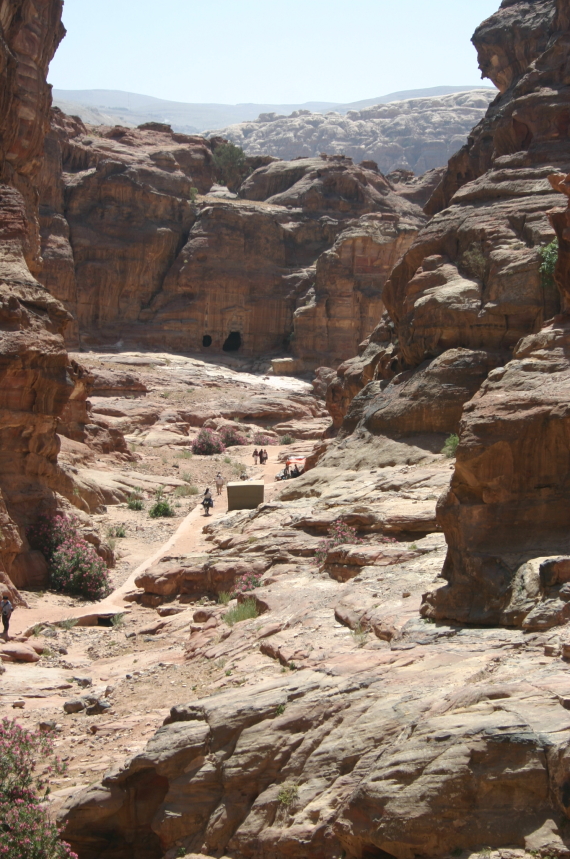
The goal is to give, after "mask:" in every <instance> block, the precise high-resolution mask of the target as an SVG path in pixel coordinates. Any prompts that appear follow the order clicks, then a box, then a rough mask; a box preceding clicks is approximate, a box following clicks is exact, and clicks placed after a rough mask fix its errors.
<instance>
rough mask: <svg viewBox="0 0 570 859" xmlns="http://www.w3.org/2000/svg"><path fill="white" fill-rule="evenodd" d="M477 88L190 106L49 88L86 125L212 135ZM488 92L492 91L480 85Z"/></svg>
mask: <svg viewBox="0 0 570 859" xmlns="http://www.w3.org/2000/svg"><path fill="white" fill-rule="evenodd" d="M475 89H482V87H477V86H440V87H430V88H428V89H417V90H405V91H402V92H393V93H388V94H387V95H382V96H378V97H377V98H369V99H364V100H363V101H356V102H352V103H350V104H342V103H337V102H326V101H310V102H305V103H304V104H234V105H231V104H198V103H197V104H194V103H190V102H178V101H169V100H167V99H160V98H155V97H154V96H150V95H141V94H139V93H131V92H125V91H123V90H104V89H93V90H63V89H54V90H53V101H54V104H55V105H56V106H57V107H59V108H61V110H63V111H64V112H65V113H67V114H71V115H75V116H80V117H81V119H82V120H83V121H84V122H87V123H89V124H91V125H126V126H137V125H141V124H142V123H143V122H167V123H168V124H169V125H171V126H172V128H173V129H174V130H175V131H181V132H186V133H190V134H192V133H196V132H200V131H205V130H206V129H208V130H210V131H214V130H217V129H221V128H225V127H226V126H228V125H235V124H237V123H241V122H247V121H251V120H255V119H257V117H258V116H259V114H261V113H268V114H269V113H276V114H290V113H292V112H294V111H295V110H308V111H310V112H311V113H326V112H327V111H335V112H337V113H340V114H343V115H344V114H346V113H348V111H349V110H361V109H363V108H365V107H368V106H371V105H376V104H386V103H388V102H391V101H400V100H402V99H410V98H421V97H434V96H442V95H448V94H452V93H457V92H469V91H471V90H475ZM483 89H488V90H489V91H490V92H493V91H494V90H493V88H492V87H483Z"/></svg>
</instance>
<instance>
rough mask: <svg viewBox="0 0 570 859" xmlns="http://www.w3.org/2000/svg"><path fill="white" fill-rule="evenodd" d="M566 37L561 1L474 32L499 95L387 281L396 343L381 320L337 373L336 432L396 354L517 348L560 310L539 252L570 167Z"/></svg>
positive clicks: (404, 363)
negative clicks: (555, 178) (561, 177)
mask: <svg viewBox="0 0 570 859" xmlns="http://www.w3.org/2000/svg"><path fill="white" fill-rule="evenodd" d="M507 33H508V35H506V34H507ZM566 37H567V22H566V18H565V10H564V6H563V4H558V6H557V4H556V3H554V2H553V0H548V2H543V3H542V2H541V3H532V4H529V3H526V2H516V3H509V4H507V5H504V6H503V7H502V8H501V10H500V11H499V12H498V13H497V14H496V15H495V16H492V17H491V18H490V19H489V20H488V21H486V22H485V23H484V24H483V25H482V26H481V27H480V28H479V29H478V30H477V31H476V33H475V35H474V37H473V41H474V43H475V46H476V47H477V49H478V52H479V61H480V65H481V68H482V70H483V72H484V73H485V74H489V75H490V76H491V78H492V80H493V82H494V83H496V85H497V86H498V88H499V89H500V94H499V96H498V97H497V98H496V100H495V101H494V102H493V104H491V105H490V107H489V110H488V111H487V114H486V116H485V118H484V119H483V120H482V121H481V123H480V124H479V125H478V126H477V127H476V128H475V129H474V130H473V132H472V134H471V136H470V138H469V141H468V143H467V144H466V146H464V147H463V149H462V150H460V152H459V153H457V155H456V156H454V157H453V158H452V159H451V161H450V163H449V166H448V169H447V171H446V173H445V174H444V177H443V180H442V182H441V184H440V186H439V188H438V189H437V190H436V191H435V193H434V194H433V196H432V198H431V200H430V201H429V203H428V204H427V207H426V211H427V212H428V213H430V214H432V215H435V216H434V217H433V218H432V220H431V221H430V223H429V224H428V226H427V227H425V229H424V230H422V232H421V233H420V235H419V236H418V238H417V239H416V241H415V242H414V244H413V245H412V247H411V248H410V249H409V251H408V252H407V253H406V254H405V255H404V256H403V258H402V260H401V261H400V262H399V263H398V264H397V265H396V267H395V269H394V270H393V272H392V274H391V276H390V279H389V281H388V282H387V284H386V287H385V289H384V293H383V298H384V303H385V305H386V308H387V310H388V313H389V317H390V321H391V323H392V324H393V331H392V332H391V334H390V342H387V340H386V331H387V328H386V324H382V325H381V327H380V329H379V331H377V332H374V333H373V334H372V336H371V337H370V340H369V343H365V344H364V346H363V349H362V352H363V355H361V356H359V357H358V358H357V359H355V360H353V361H350V362H349V363H347V364H345V365H344V366H342V367H341V368H340V371H339V374H338V375H339V378H338V380H336V381H335V382H334V383H333V387H332V388H331V391H330V395H329V401H330V405H331V410H333V411H334V412H335V420H336V424H337V426H338V425H340V423H341V420H342V416H343V413H346V408H347V407H348V405H349V403H350V400H351V397H352V396H353V395H354V394H355V393H356V392H357V391H358V390H359V388H360V387H361V386H362V384H365V383H366V382H368V381H369V380H371V379H372V380H374V379H384V380H388V379H389V378H390V373H386V365H388V366H391V361H392V356H391V353H392V352H397V354H398V359H399V360H398V363H397V365H396V364H394V366H395V367H396V371H397V369H398V368H404V369H409V368H414V367H417V366H418V365H419V364H420V363H421V362H422V361H424V360H426V359H429V358H432V357H435V356H437V355H439V354H441V353H443V352H445V351H446V350H447V349H454V348H467V349H471V350H475V351H478V350H481V349H483V350H489V351H491V352H497V351H501V350H507V351H509V352H512V350H513V349H514V347H515V346H516V344H517V342H518V341H519V340H520V339H521V338H522V337H525V336H527V335H528V334H531V333H533V332H537V331H539V330H540V328H541V327H542V326H543V324H544V322H545V321H546V320H548V319H549V318H551V317H552V316H553V315H554V314H555V313H557V312H558V310H559V308H560V300H559V296H558V293H557V290H556V289H555V288H554V287H553V286H551V285H550V284H548V283H547V282H545V281H543V280H542V278H541V276H540V273H539V268H540V265H541V257H540V255H539V250H540V248H541V246H543V245H545V244H547V243H548V242H550V241H551V240H552V239H553V238H554V231H553V228H552V225H551V224H550V222H549V220H548V216H547V212H548V211H549V209H550V208H552V206H555V205H557V197H556V192H555V191H554V190H553V188H552V187H551V185H550V183H549V181H548V176H549V175H550V174H551V173H553V172H557V171H564V170H567V169H568V167H570V162H569V160H568V151H567V147H566V145H565V132H564V128H563V126H564V122H565V120H564V117H565V115H566V114H565V111H566V102H567V93H566V84H565V79H564V73H563V68H564V62H565V48H564V45H565V39H566ZM519 40H520V42H519ZM529 63H532V64H531V65H529ZM388 358H389V359H390V360H387V359H388ZM450 431H452V430H451V428H450Z"/></svg>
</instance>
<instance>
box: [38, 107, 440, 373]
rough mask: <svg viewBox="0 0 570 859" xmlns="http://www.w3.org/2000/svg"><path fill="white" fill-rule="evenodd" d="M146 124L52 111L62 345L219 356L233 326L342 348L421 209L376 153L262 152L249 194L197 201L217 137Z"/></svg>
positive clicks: (260, 348)
mask: <svg viewBox="0 0 570 859" xmlns="http://www.w3.org/2000/svg"><path fill="white" fill-rule="evenodd" d="M151 125H152V127H150V126H145V127H141V129H136V130H133V129H122V128H114V129H103V130H102V131H99V132H98V134H97V135H95V134H94V133H92V132H90V131H89V129H86V128H85V126H83V125H82V124H81V123H79V122H77V121H76V120H73V119H70V118H69V117H65V116H64V115H63V114H62V113H61V112H60V111H54V112H53V120H52V130H51V132H50V135H49V136H48V138H47V141H46V161H45V167H44V170H43V172H42V177H41V179H42V182H41V194H42V208H41V212H42V242H43V244H42V252H43V258H44V269H43V273H44V276H45V279H46V283H47V285H48V286H49V288H50V290H51V291H52V292H53V294H54V295H55V296H56V297H58V298H59V299H60V300H62V301H63V302H64V303H65V305H66V307H68V309H69V310H70V311H71V312H72V313H73V315H74V316H75V317H76V319H77V326H76V327H73V328H71V329H70V335H69V343H70V344H74V345H76V344H77V338H78V336H80V337H81V339H82V342H83V343H84V344H86V345H89V346H92V345H97V346H100V345H114V344H116V343H122V344H123V346H124V347H125V348H127V347H137V346H141V345H142V346H145V347H149V348H160V349H164V348H165V347H167V348H169V349H175V350H181V351H196V350H201V349H204V351H205V352H207V353H208V354H212V353H216V352H219V351H221V350H222V348H223V347H224V344H225V343H226V340H227V338H228V336H229V335H230V334H231V332H232V331H233V332H236V334H237V333H239V340H238V341H237V345H238V347H239V349H240V351H241V353H242V354H247V355H256V354H259V353H263V352H268V351H282V350H283V349H284V348H287V347H288V346H289V344H291V346H292V348H293V351H294V354H295V356H296V357H298V358H301V359H303V361H304V362H305V363H306V365H307V366H308V367H315V366H318V365H319V364H322V363H323V360H325V361H327V362H329V363H333V364H334V363H338V362H339V361H341V360H343V359H345V358H347V357H348V356H350V355H351V354H352V353H353V352H354V350H355V349H356V347H357V345H358V343H359V342H360V341H361V340H362V338H363V337H364V336H365V335H366V334H368V333H369V331H370V329H371V328H372V327H373V325H374V322H375V319H376V318H377V317H378V316H379V315H380V314H381V311H382V302H381V293H382V287H383V285H384V282H385V280H386V277H387V275H388V273H389V271H390V270H391V268H392V267H393V264H394V262H395V261H396V260H397V259H398V257H399V256H400V255H401V254H402V253H403V252H404V251H405V250H406V249H407V248H408V247H409V245H410V244H411V241H412V240H413V238H414V237H415V235H416V233H417V230H418V229H419V227H420V226H421V225H422V224H423V222H424V217H423V215H422V213H421V211H420V210H419V208H418V207H417V206H416V205H415V204H414V203H411V202H409V201H408V200H407V199H405V196H403V195H399V194H396V193H394V191H393V190H392V188H391V186H390V184H389V182H387V181H386V179H385V178H384V177H383V176H382V175H381V174H379V173H378V171H377V170H376V169H375V168H374V165H369V166H367V167H365V166H362V165H361V166H358V167H357V166H355V165H354V164H353V163H352V161H351V159H345V158H343V157H335V158H328V159H327V158H317V159H301V160H299V161H294V162H275V161H274V162H273V163H269V164H268V163H267V160H268V159H258V161H261V162H262V163H261V166H260V167H259V168H258V169H256V170H254V172H253V174H252V175H251V176H250V177H249V178H248V179H247V180H246V182H245V183H244V185H243V187H242V189H241V191H240V196H241V197H242V198H244V199H243V200H233V199H224V198H222V199H220V198H219V197H216V196H215V195H212V196H207V197H206V199H203V200H200V202H199V205H198V206H195V205H194V204H192V203H191V201H190V200H189V197H190V188H191V186H192V185H194V186H195V187H197V188H198V190H199V191H200V192H201V193H205V192H207V191H208V190H209V188H210V187H211V185H212V182H213V180H214V168H213V163H212V152H211V148H210V147H211V146H213V145H215V143H216V141H210V142H208V141H205V140H203V139H202V138H193V137H186V136H184V135H178V134H173V133H172V132H171V131H170V130H169V129H168V128H167V127H166V126H161V125H155V124H151ZM252 166H255V165H252ZM62 171H63V173H62ZM101 212H103V213H104V217H101ZM359 217H360V220H355V219H356V218H359ZM341 233H342V235H339V234H341ZM335 240H336V242H337V243H336V244H335ZM333 245H334V247H333ZM329 249H331V253H330V254H328V255H327V256H326V257H323V258H322V259H319V257H320V255H321V254H322V253H323V252H325V251H327V250H329ZM317 260H319V264H318V265H317V266H316V268H315V264H316V262H317ZM234 345H235V344H234Z"/></svg>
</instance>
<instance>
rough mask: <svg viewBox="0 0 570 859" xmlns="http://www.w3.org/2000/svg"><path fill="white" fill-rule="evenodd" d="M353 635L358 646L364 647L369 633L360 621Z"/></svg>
mask: <svg viewBox="0 0 570 859" xmlns="http://www.w3.org/2000/svg"><path fill="white" fill-rule="evenodd" d="M352 637H353V638H354V641H355V643H356V646H357V647H364V645H365V644H366V640H367V638H368V635H367V633H366V630H365V629H362V626H361V625H360V623H358V624H357V625H356V626H355V627H354V629H353V630H352Z"/></svg>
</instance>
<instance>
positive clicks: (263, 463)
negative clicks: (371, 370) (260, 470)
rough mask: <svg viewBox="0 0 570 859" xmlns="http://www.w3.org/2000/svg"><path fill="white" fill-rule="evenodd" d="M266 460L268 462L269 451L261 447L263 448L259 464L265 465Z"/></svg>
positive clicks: (260, 452)
mask: <svg viewBox="0 0 570 859" xmlns="http://www.w3.org/2000/svg"><path fill="white" fill-rule="evenodd" d="M266 462H267V451H266V450H264V449H263V448H261V450H260V451H259V464H260V465H265V463H266Z"/></svg>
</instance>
